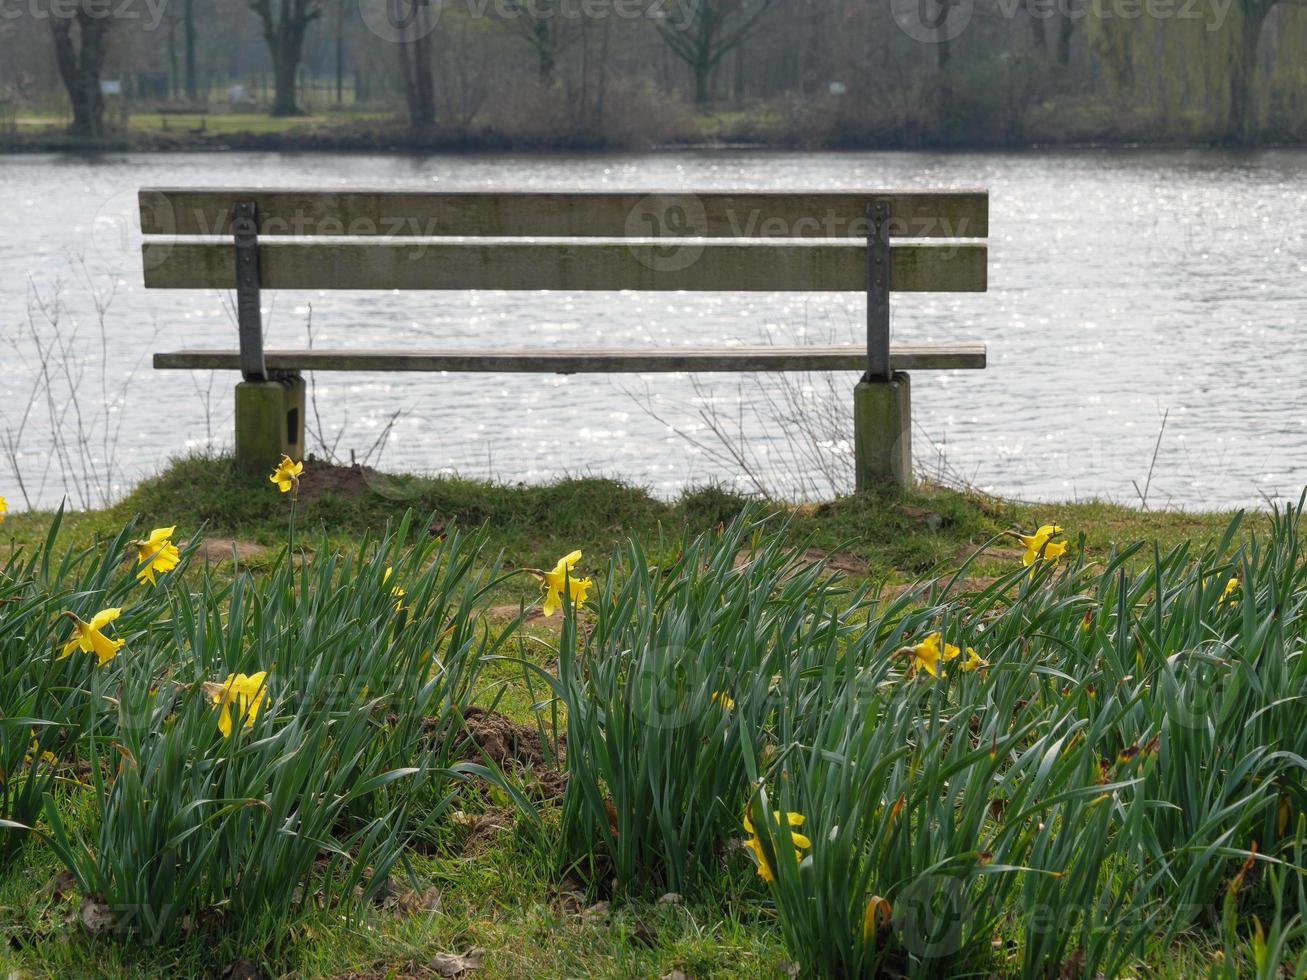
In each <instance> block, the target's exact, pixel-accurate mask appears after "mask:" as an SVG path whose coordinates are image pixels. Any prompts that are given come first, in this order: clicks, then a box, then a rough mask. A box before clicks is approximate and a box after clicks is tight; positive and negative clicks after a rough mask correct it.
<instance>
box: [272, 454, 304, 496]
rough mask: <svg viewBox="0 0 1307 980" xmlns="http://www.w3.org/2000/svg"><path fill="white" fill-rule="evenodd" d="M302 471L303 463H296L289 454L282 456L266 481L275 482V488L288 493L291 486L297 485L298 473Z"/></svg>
mask: <svg viewBox="0 0 1307 980" xmlns="http://www.w3.org/2000/svg"><path fill="white" fill-rule="evenodd" d="M303 472H304V464H303V463H296V462H294V461H293V460H292V459H291V458H290V457H289V456H283V457H281V462H280V463H278V464H277V468H276V469H275V470H273V471H272V476H270V477H268V481H269V482H270V483H275V484H277V489H278V490H280V491H281V492H282V493H290V491H291V488H292V487H298V486H299V484H300V474H301V473H303Z"/></svg>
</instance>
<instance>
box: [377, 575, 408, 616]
mask: <svg viewBox="0 0 1307 980" xmlns="http://www.w3.org/2000/svg"><path fill="white" fill-rule="evenodd" d="M392 574H393V570H392V569H391V567H390V566H389V565H387V566H386V574H385V575H383V576H381V584H382V585H385V584H386V583H387V582H389V581H390V576H391V575H392ZM406 595H408V593H407V592H405V591H404V589H402V588H400V587H399V586H398V585H397V586H395V587H394V588H393V589H391V590H390V597H391V598H392V599H394V600H395V612H399V611H400V610H401V609H403V608H404V596H406Z"/></svg>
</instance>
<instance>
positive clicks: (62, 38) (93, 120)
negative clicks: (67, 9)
mask: <svg viewBox="0 0 1307 980" xmlns="http://www.w3.org/2000/svg"><path fill="white" fill-rule="evenodd" d="M111 23H112V21H111V19H110V18H108V17H103V16H100V15H99V14H98V13H97V12H94V11H93V12H91V13H88V12H87V11H86V9H82V10H79V11H78V12H77V13H76V15H75V16H72V17H51V18H50V29H51V31H52V32H53V34H54V54H55V61H56V63H57V64H58V65H59V77H60V78H62V79H63V83H64V88H65V89H66V90H67V92H68V101H69V102H71V103H72V109H73V121H72V124H71V125H70V126H69V127H68V132H69V134H70V135H72V136H85V137H90V138H92V139H99V138H100V137H102V136H103V135H104V96H103V95H102V94H101V93H100V69H101V68H102V67H103V65H104V55H105V48H106V47H107V43H106V36H107V35H108V33H109V26H110V24H111ZM74 29H75V30H74ZM74 34H75V35H76V39H74Z"/></svg>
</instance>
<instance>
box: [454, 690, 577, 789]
mask: <svg viewBox="0 0 1307 980" xmlns="http://www.w3.org/2000/svg"><path fill="white" fill-rule="evenodd" d="M463 722H464V724H465V725H466V726H467V731H468V736H469V738H468V740H467V742H466V743H465V744H464V745H463V758H464V759H466V760H468V761H469V762H480V761H482V760H483V759H484V758H488V759H489V760H490V761H491V762H493V763H494V764H495V765H497V766H499V768H501V769H503V770H504V771H505V772H511V771H513V770H514V769H520V770H526V771H527V772H529V773H530V774H531V775H532V776H533V777H534V779H535V783H536V787H537V791H538V792H539V794H540V796H541V798H542V799H553V798H554V797H556V796H559V795H560V794H561V793H562V792H563V785H564V782H565V780H564V777H563V774H562V773H561V772H559V771H558V770H557V769H555V768H553V767H551V766H550V765H548V763H547V762H546V761H545V751H544V747H543V745H542V744H541V741H540V732H539V731H538V730H537V729H536V728H534V727H533V726H531V725H519V724H518V723H517V722H515V721H513V720H512V719H511V718H508V717H506V716H504V715H501V714H500V713H499V712H497V711H487V710H486V709H485V708H481V707H478V706H477V705H472V706H471V707H469V708H467V709H466V710H465V711H464V712H463Z"/></svg>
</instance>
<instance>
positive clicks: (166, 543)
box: [133, 527, 181, 585]
mask: <svg viewBox="0 0 1307 980" xmlns="http://www.w3.org/2000/svg"><path fill="white" fill-rule="evenodd" d="M175 530H177V528H176V527H156V528H155V529H154V530H153V531H151V532H150V536H149V537H148V538H146V539H145V540H144V541H136V542H133V543H134V544H135V545H136V564H138V565H140V566H141V568H140V571H138V572H137V573H136V577H137V578H138V579H140V580H141V581H142V582H149V583H150V584H151V585H154V584H156V582H155V578H154V575H155V573H156V572H171V571H172V570H173V569H174V568H176V567H177V563H178V562H179V561H181V555H180V554H179V553H178V551H177V546H176V545H175V544H173V543H172V532H173V531H175Z"/></svg>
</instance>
